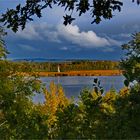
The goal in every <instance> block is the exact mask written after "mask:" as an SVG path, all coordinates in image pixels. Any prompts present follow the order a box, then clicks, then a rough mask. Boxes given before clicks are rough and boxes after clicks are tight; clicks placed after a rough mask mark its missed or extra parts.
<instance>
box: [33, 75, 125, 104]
mask: <svg viewBox="0 0 140 140" xmlns="http://www.w3.org/2000/svg"><path fill="white" fill-rule="evenodd" d="M94 78H98V79H99V80H100V81H101V85H102V87H103V88H104V90H105V91H108V90H109V89H110V88H111V87H114V88H115V89H116V90H117V91H119V89H121V88H122V87H123V80H124V77H123V76H99V77H95V76H86V77H85V76H66V77H41V78H40V79H41V81H42V82H43V83H44V84H45V85H46V87H47V88H49V84H50V82H52V81H53V82H54V83H55V84H60V85H62V87H63V88H64V91H65V94H66V96H67V97H69V98H70V97H72V96H74V97H75V98H77V97H78V95H79V94H80V91H81V90H82V89H83V88H90V89H92V88H93V86H92V85H93V79H94ZM34 100H35V102H36V101H37V102H38V101H41V102H42V101H43V100H44V97H43V95H37V96H35V98H34Z"/></svg>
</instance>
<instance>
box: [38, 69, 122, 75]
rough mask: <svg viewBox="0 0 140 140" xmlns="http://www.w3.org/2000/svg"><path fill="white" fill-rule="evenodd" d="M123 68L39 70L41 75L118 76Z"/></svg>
mask: <svg viewBox="0 0 140 140" xmlns="http://www.w3.org/2000/svg"><path fill="white" fill-rule="evenodd" d="M122 72H123V71H122V70H89V71H87V70H86V71H69V72H38V73H37V74H38V75H39V76H118V75H122Z"/></svg>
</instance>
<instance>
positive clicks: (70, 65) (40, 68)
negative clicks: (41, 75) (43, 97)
mask: <svg viewBox="0 0 140 140" xmlns="http://www.w3.org/2000/svg"><path fill="white" fill-rule="evenodd" d="M12 64H13V65H15V67H16V68H19V69H20V70H21V71H23V72H25V71H28V70H29V69H32V71H34V72H58V67H59V71H61V72H70V71H78V73H79V71H92V70H119V69H120V68H119V62H117V61H89V60H83V61H82V60H81V61H69V62H27V61H22V62H12ZM80 73H82V72H80ZM84 73H85V72H84Z"/></svg>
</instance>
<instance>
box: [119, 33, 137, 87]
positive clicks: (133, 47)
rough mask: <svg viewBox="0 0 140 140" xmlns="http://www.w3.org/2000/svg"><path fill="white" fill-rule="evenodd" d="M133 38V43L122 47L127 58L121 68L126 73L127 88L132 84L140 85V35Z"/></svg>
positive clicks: (122, 62)
mask: <svg viewBox="0 0 140 140" xmlns="http://www.w3.org/2000/svg"><path fill="white" fill-rule="evenodd" d="M132 37H133V39H132V40H131V41H129V42H128V43H127V44H124V45H122V48H123V50H124V51H125V58H124V59H122V61H121V67H122V68H123V69H124V71H125V72H124V76H125V78H126V80H125V81H124V83H125V85H126V86H129V84H130V82H131V83H132V84H133V82H134V83H137V82H138V83H140V33H136V34H133V36H132Z"/></svg>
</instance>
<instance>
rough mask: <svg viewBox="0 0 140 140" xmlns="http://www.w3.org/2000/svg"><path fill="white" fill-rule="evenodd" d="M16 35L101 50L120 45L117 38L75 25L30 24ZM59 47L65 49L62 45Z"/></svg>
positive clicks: (28, 38) (27, 38)
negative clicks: (100, 34)
mask: <svg viewBox="0 0 140 140" xmlns="http://www.w3.org/2000/svg"><path fill="white" fill-rule="evenodd" d="M16 36H18V37H19V38H23V39H26V40H31V41H33V40H39V41H49V42H54V43H63V42H68V43H69V44H71V45H74V46H76V47H77V46H78V47H79V48H95V49H97V48H101V49H102V50H103V51H104V50H106V51H107V50H108V51H110V50H113V49H114V48H113V47H112V46H121V42H119V41H117V40H114V39H111V38H110V37H108V36H105V37H101V36H99V35H97V34H96V33H95V32H94V31H92V30H89V31H81V30H80V28H79V27H78V26H77V25H67V26H64V25H60V24H59V25H58V26H56V27H54V26H50V25H47V24H46V23H42V24H41V25H39V24H30V25H28V26H27V27H26V28H25V29H24V30H23V31H21V30H20V31H18V32H17V35H16ZM68 43H67V44H68ZM110 48H111V49H110ZM60 49H61V50H66V48H63V47H62V48H60Z"/></svg>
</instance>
